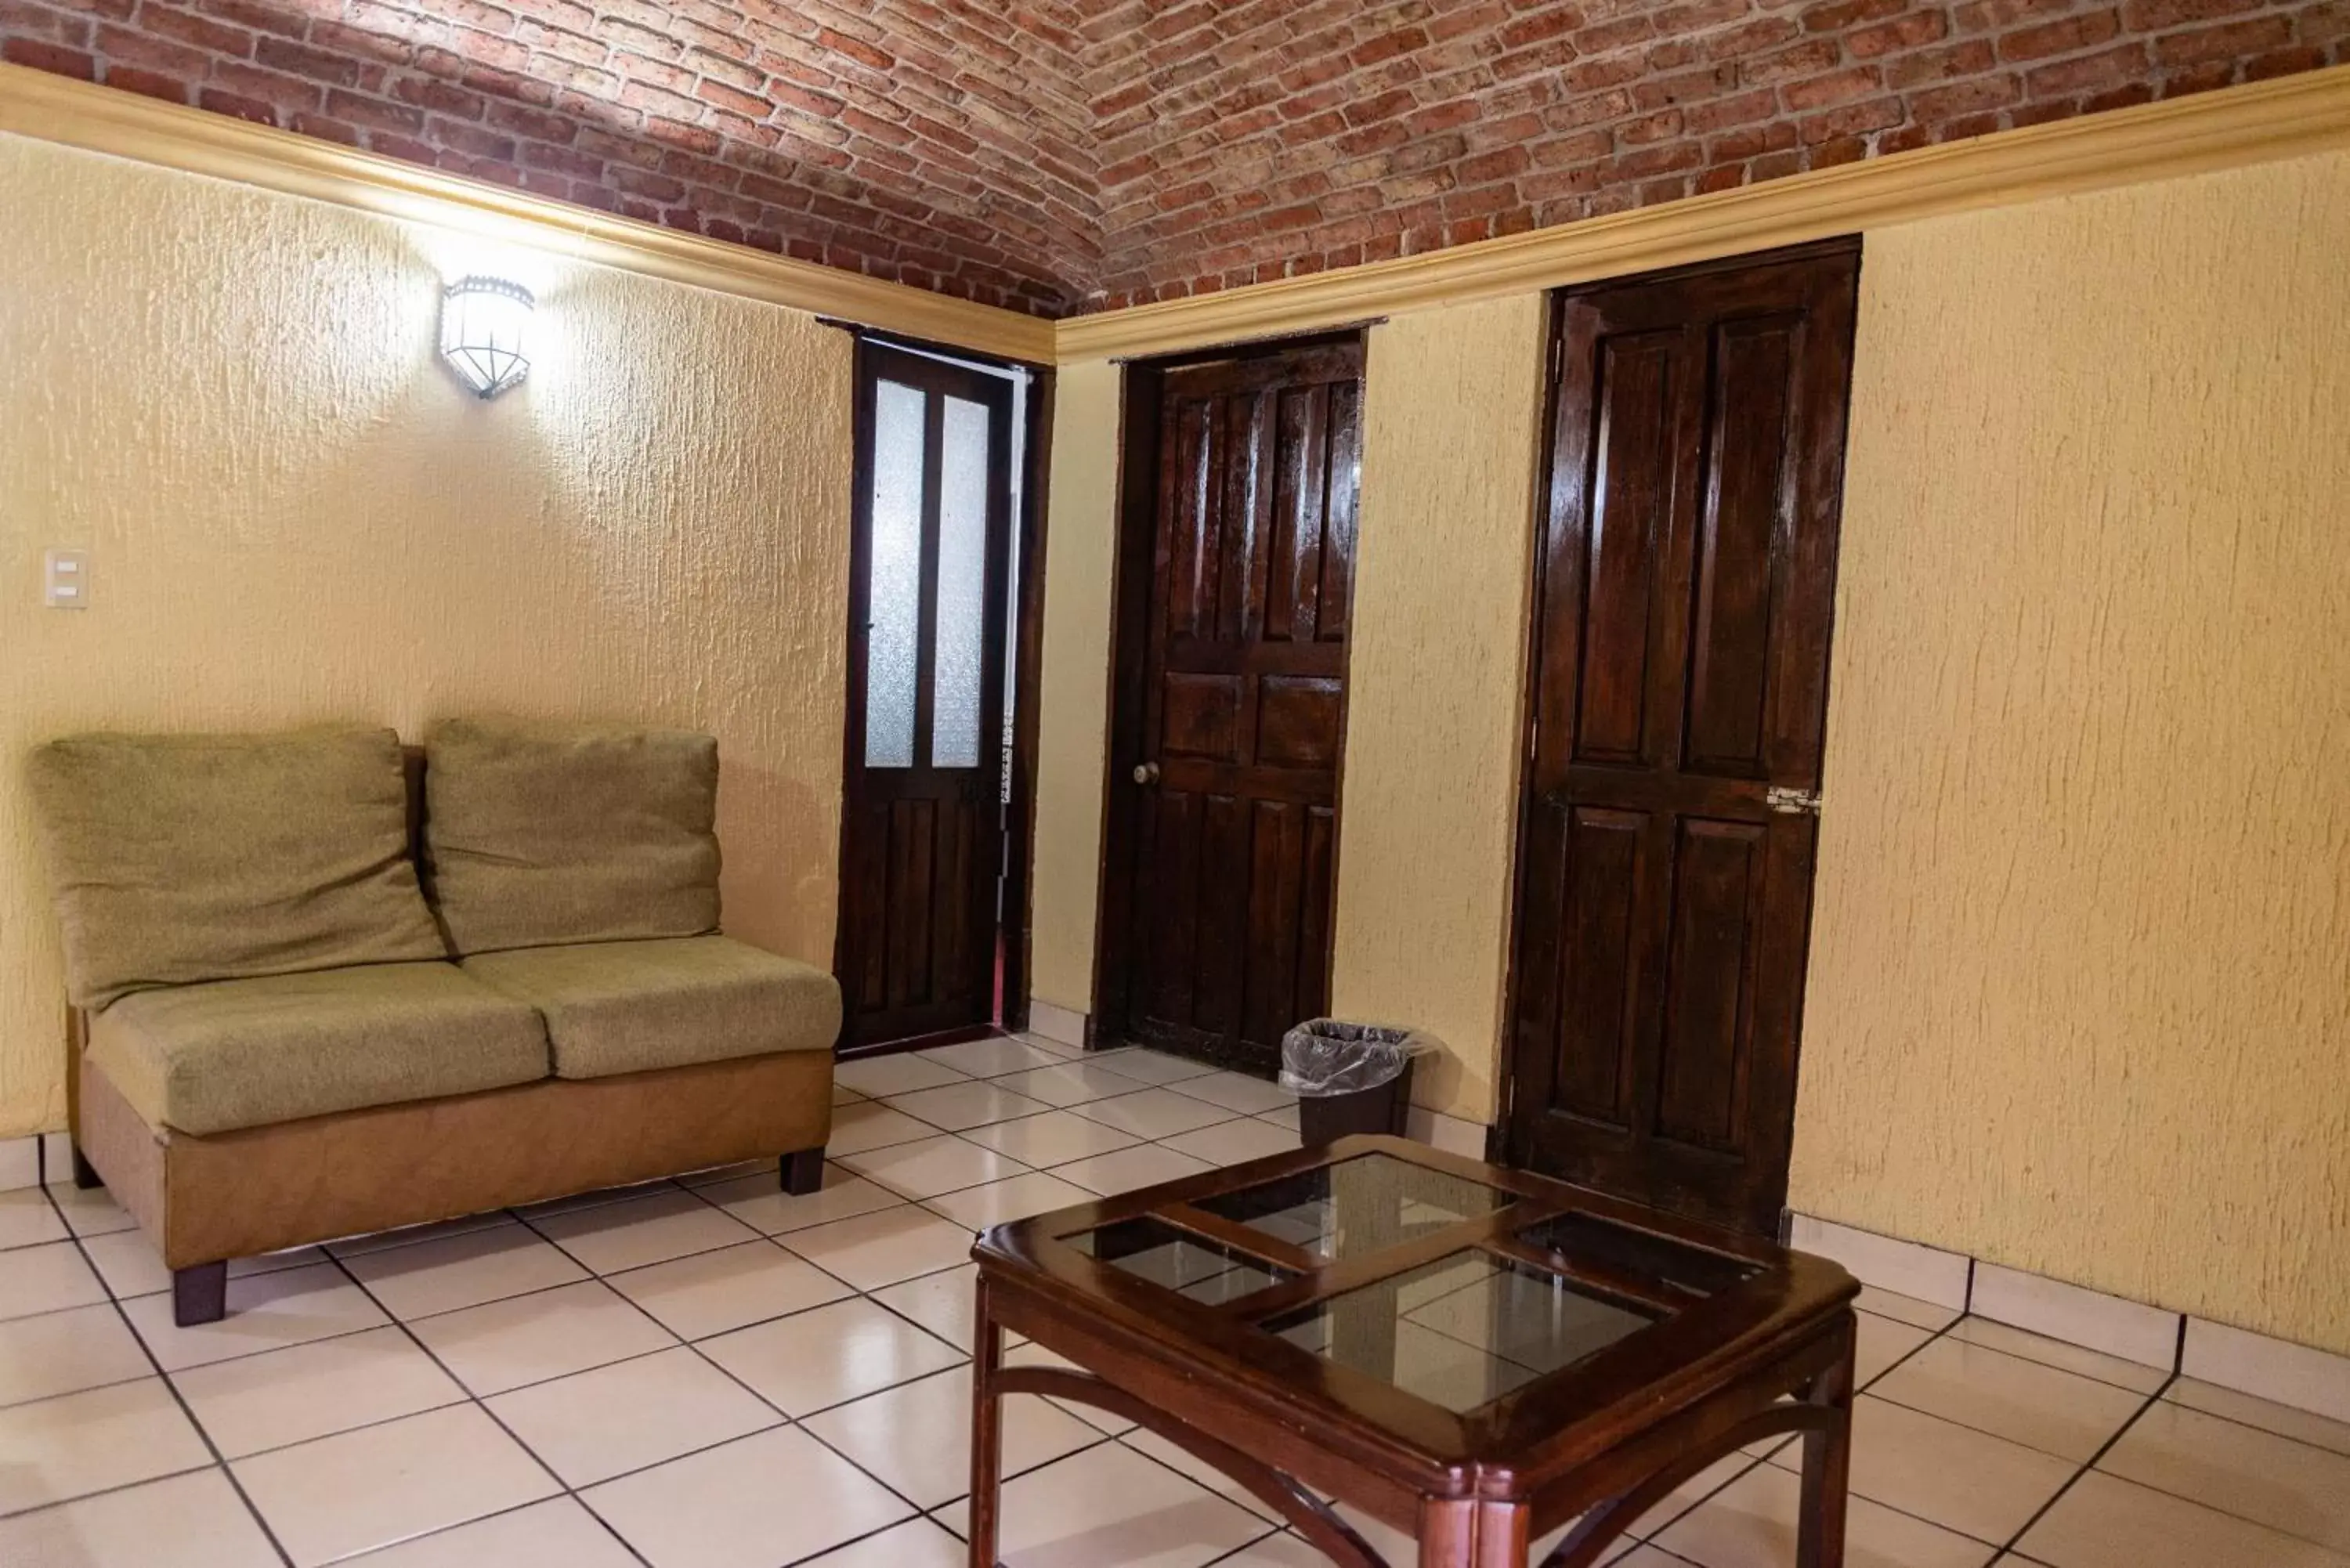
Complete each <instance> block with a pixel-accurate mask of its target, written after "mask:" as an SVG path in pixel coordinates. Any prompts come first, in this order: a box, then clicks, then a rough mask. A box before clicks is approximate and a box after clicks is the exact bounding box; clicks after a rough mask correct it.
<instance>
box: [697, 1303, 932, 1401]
mask: <svg viewBox="0 0 2350 1568" xmlns="http://www.w3.org/2000/svg"><path fill="white" fill-rule="evenodd" d="M699 1348H700V1349H701V1351H702V1354H703V1355H707V1356H709V1357H710V1359H711V1360H712V1361H714V1362H716V1363H717V1364H718V1365H719V1366H723V1367H724V1368H725V1369H726V1370H727V1371H728V1372H731V1373H733V1375H734V1376H736V1377H738V1378H740V1379H741V1380H742V1381H743V1383H744V1384H745V1385H747V1386H749V1387H750V1388H752V1389H753V1390H754V1391H755V1392H756V1393H757V1394H758V1395H759V1397H761V1398H763V1399H764V1400H766V1401H767V1402H768V1403H769V1404H771V1405H773V1406H775V1407H776V1408H777V1409H779V1410H782V1411H783V1412H784V1413H785V1414H786V1415H788V1416H792V1417H800V1416H806V1415H807V1414H809V1413H811V1412H813V1411H816V1410H821V1409H824V1408H826V1407H829V1406H833V1405H837V1404H840V1403H841V1402H842V1401H844V1400H848V1399H857V1398H861V1397H864V1396H866V1395H868V1394H877V1393H879V1392H880V1391H881V1390H882V1389H884V1388H888V1387H891V1386H895V1385H897V1384H899V1383H905V1382H910V1381H911V1380H912V1379H914V1378H917V1377H920V1376H926V1375H927V1374H930V1373H932V1372H941V1371H944V1370H945V1369H946V1368H948V1367H950V1366H954V1365H955V1364H956V1363H957V1362H959V1361H961V1360H962V1352H960V1351H958V1350H956V1349H955V1347H954V1346H952V1345H949V1344H947V1343H946V1342H945V1341H943V1340H941V1339H938V1338H935V1337H933V1336H932V1335H931V1334H925V1333H924V1332H923V1331H922V1330H920V1329H919V1328H916V1327H915V1326H914V1325H913V1324H910V1323H908V1322H907V1321H906V1320H905V1319H903V1318H901V1317H899V1316H898V1315H897V1314H895V1313H891V1312H888V1311H885V1310H883V1309H882V1308H880V1307H878V1306H876V1305H874V1304H873V1303H871V1302H868V1301H846V1302H839V1303H835V1304H834V1305H831V1306H826V1307H818V1308H816V1310H815V1311H814V1312H805V1313H802V1314H799V1315H798V1316H797V1317H792V1318H784V1319H781V1320H779V1321H777V1322H775V1323H763V1324H757V1325H756V1326H754V1327H752V1328H746V1329H741V1330H738V1331H737V1332H735V1333H733V1334H720V1335H718V1336H717V1337H716V1338H715V1339H706V1340H703V1341H702V1344H701V1345H700V1347H699Z"/></svg>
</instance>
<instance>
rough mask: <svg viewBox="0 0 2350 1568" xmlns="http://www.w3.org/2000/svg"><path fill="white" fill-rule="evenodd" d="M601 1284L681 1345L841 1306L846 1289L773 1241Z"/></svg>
mask: <svg viewBox="0 0 2350 1568" xmlns="http://www.w3.org/2000/svg"><path fill="white" fill-rule="evenodd" d="M604 1282H605V1283H606V1284H608V1285H610V1286H611V1287H612V1288H613V1289H614V1290H616V1291H618V1292H619V1293H621V1294H622V1295H624V1296H626V1297H628V1298H629V1300H630V1301H632V1302H634V1303H637V1305H639V1306H640V1307H642V1308H643V1309H644V1310H645V1311H646V1312H647V1313H648V1314H651V1316H652V1317H653V1319H654V1320H655V1321H656V1322H658V1323H660V1325H661V1326H662V1327H664V1328H666V1329H668V1330H669V1331H670V1332H671V1334H676V1335H678V1336H679V1337H680V1338H682V1339H704V1338H707V1337H708V1336H709V1335H711V1334H724V1333H726V1332H727V1331H728V1330H729V1329H736V1328H743V1327H745V1326H747V1325H749V1324H754V1323H764V1322H765V1321H766V1320H767V1319H769V1318H773V1317H784V1316H786V1315H788V1314H792V1313H795V1312H805V1311H806V1310H807V1309H808V1308H809V1307H812V1306H822V1305H823V1304H824V1303H827V1302H831V1301H838V1300H839V1299H840V1298H841V1297H843V1296H845V1295H847V1294H848V1293H849V1292H848V1287H847V1285H844V1284H842V1283H841V1282H839V1281H838V1280H836V1279H834V1278H833V1277H832V1276H831V1275H829V1274H827V1273H826V1272H824V1271H822V1270H821V1269H818V1268H816V1266H815V1265H814V1264H812V1263H809V1262H805V1261H803V1260H802V1259H799V1258H795V1257H794V1256H793V1255H792V1254H791V1253H789V1252H787V1251H784V1249H783V1248H781V1247H779V1246H777V1245H775V1243H774V1242H773V1241H751V1242H746V1243H745V1244H743V1246H740V1247H726V1248H723V1249H721V1250H720V1251H715V1252H697V1253H695V1254H694V1255H693V1256H691V1257H690V1258H677V1259H673V1260H671V1262H666V1263H655V1264H653V1265H652V1266H651V1267H650V1268H646V1269H632V1270H630V1271H629V1272H626V1273H620V1274H611V1275H608V1276H606V1278H605V1281H604Z"/></svg>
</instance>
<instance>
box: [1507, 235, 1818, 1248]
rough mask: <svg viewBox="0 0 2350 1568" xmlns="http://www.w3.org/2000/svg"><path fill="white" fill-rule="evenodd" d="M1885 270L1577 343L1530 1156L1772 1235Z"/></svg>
mask: <svg viewBox="0 0 2350 1568" xmlns="http://www.w3.org/2000/svg"><path fill="white" fill-rule="evenodd" d="M1857 275H1858V257H1857V249H1856V246H1854V245H1852V244H1849V243H1837V244H1827V245H1822V246H1814V247H1809V248H1807V249H1806V250H1804V251H1802V252H1796V253H1783V254H1780V255H1778V256H1773V257H1769V258H1756V259H1752V260H1751V261H1750V262H1747V263H1743V264H1719V265H1710V266H1707V267H1704V268H1699V269H1693V270H1691V271H1689V272H1684V273H1681V274H1677V275H1660V276H1659V277H1656V278H1653V279H1645V280H1632V281H1628V282H1624V283H1617V284H1609V285H1606V286H1594V287H1591V288H1587V289H1582V290H1577V291H1575V292H1573V293H1572V294H1570V295H1568V296H1565V297H1564V298H1563V301H1562V304H1561V307H1560V314H1559V320H1558V341H1559V355H1558V359H1557V366H1558V369H1557V378H1558V379H1557V381H1556V384H1555V388H1554V396H1555V421H1554V426H1553V431H1552V442H1551V458H1550V461H1551V483H1550V488H1549V498H1550V499H1549V516H1548V518H1547V519H1546V521H1545V524H1544V531H1543V535H1542V549H1541V554H1540V559H1539V562H1538V566H1537V571H1538V573H1539V580H1538V584H1537V593H1536V596H1535V601H1534V602H1535V605H1536V607H1537V609H1536V626H1535V633H1534V649H1533V651H1532V655H1531V666H1532V671H1533V681H1534V691H1533V692H1532V696H1531V701H1529V703H1528V712H1529V716H1530V722H1531V724H1532V735H1531V743H1530V747H1529V759H1530V761H1529V765H1528V768H1527V772H1526V778H1525V784H1524V797H1523V811H1522V815H1521V825H1522V831H1521V835H1520V847H1519V873H1518V912H1517V923H1516V935H1515V961H1514V963H1513V971H1512V973H1513V979H1512V1000H1511V1035H1510V1039H1511V1066H1510V1071H1511V1075H1512V1099H1511V1106H1510V1110H1509V1115H1508V1127H1507V1130H1506V1132H1505V1135H1504V1137H1505V1142H1506V1143H1507V1145H1508V1147H1509V1149H1510V1151H1511V1154H1512V1158H1515V1159H1518V1160H1520V1161H1523V1163H1526V1164H1529V1165H1532V1166H1534V1167H1535V1168H1541V1169H1545V1170H1549V1171H1552V1172H1554V1173H1556V1174H1560V1175H1564V1176H1566V1177H1568V1178H1570V1179H1575V1180H1581V1181H1587V1182H1591V1183H1594V1184H1596V1185H1599V1186H1602V1187H1606V1188H1608V1189H1612V1190H1616V1191H1618V1192H1621V1193H1624V1194H1626V1195H1627V1196H1631V1197H1634V1198H1636V1199H1640V1200H1642V1201H1646V1202H1651V1203H1660V1204H1664V1205H1667V1206H1669V1207H1675V1208H1679V1209H1682V1210H1687V1211H1689V1212H1691V1213H1695V1214H1698V1215H1700V1216H1702V1217H1705V1218H1708V1219H1712V1220H1719V1221H1721V1222H1725V1223H1730V1224H1735V1225H1742V1226H1745V1227H1747V1228H1750V1229H1753V1230H1757V1231H1767V1230H1769V1229H1771V1228H1772V1227H1773V1225H1775V1223H1776V1220H1777V1216H1778V1210H1779V1206H1780V1204H1781V1203H1782V1202H1783V1199H1784V1195H1785V1189H1786V1161H1787V1153H1788V1146H1789V1143H1790V1141H1791V1135H1792V1127H1793V1115H1794V1075H1795V1060H1796V1051H1795V1045H1796V1035H1797V1031H1798V1026H1799V1023H1800V1019H1801V1012H1802V992H1803V978H1804V960H1805V954H1806V950H1807V945H1808V941H1809V921H1810V908H1811V863H1812V851H1811V846H1812V844H1813V842H1814V828H1813V824H1812V821H1811V819H1810V818H1809V817H1808V816H1807V815H1801V813H1802V812H1803V811H1804V810H1805V809H1806V805H1805V801H1806V799H1807V797H1806V796H1805V795H1804V791H1807V790H1809V789H1810V788H1812V787H1813V786H1814V784H1816V782H1817V779H1818V765H1819V753H1820V741H1821V733H1822V730H1823V727H1824V724H1825V697H1826V658H1827V637H1828V617H1829V614H1830V611H1831V608H1832V606H1833V599H1834V567H1835V530H1836V515H1837V507H1838V502H1839V489H1838V487H1839V485H1840V483H1841V474H1842V458H1843V442H1844V424H1845V400H1846V390H1847V384H1848V380H1849V374H1850V366H1851V337H1852V320H1853V311H1854V304H1855V299H1856V292H1857V290H1856V282H1857ZM1791 810H1792V811H1794V812H1795V813H1796V814H1797V815H1788V813H1789V812H1790V811H1791Z"/></svg>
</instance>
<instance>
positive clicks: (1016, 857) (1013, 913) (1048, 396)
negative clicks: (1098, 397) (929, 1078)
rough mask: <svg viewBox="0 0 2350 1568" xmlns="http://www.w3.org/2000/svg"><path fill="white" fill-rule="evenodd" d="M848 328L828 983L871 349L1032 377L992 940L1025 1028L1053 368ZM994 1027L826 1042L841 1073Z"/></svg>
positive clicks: (847, 806)
mask: <svg viewBox="0 0 2350 1568" xmlns="http://www.w3.org/2000/svg"><path fill="white" fill-rule="evenodd" d="M833 325H839V326H844V327H846V328H847V332H848V334H849V337H850V340H851V344H852V356H853V357H852V366H853V368H852V370H851V372H850V374H851V391H850V408H851V423H850V438H849V440H850V454H851V456H850V464H849V472H850V479H849V485H850V490H849V513H848V582H847V593H846V594H845V595H844V596H843V602H844V605H845V608H846V612H847V613H846V615H845V616H844V618H843V620H842V624H841V637H842V647H843V648H845V649H847V650H848V658H847V660H846V662H845V667H844V669H843V671H842V677H843V681H844V701H843V704H842V709H843V717H842V726H841V774H840V780H841V811H840V830H839V834H838V836H837V846H836V850H835V860H836V867H837V868H836V871H835V877H834V880H835V908H834V911H833V939H832V971H833V974H834V975H835V977H836V978H837V977H838V975H839V973H840V968H841V964H842V961H844V960H845V959H846V958H847V953H848V950H849V940H848V919H849V902H848V895H847V879H848V875H849V864H850V862H849V841H850V834H851V831H852V826H853V824H854V822H855V820H856V814H855V806H856V802H855V800H854V798H853V795H852V785H853V784H854V781H855V780H856V779H857V778H858V776H859V774H860V773H861V771H862V766H863V760H864V754H865V677H864V672H863V671H862V670H859V669H858V668H856V654H857V652H858V648H859V641H858V639H859V637H860V634H861V624H860V623H861V622H862V621H863V620H864V619H865V618H867V614H868V610H867V604H866V594H867V587H866V582H865V570H866V566H867V556H868V552H869V549H870V546H871V530H872V517H871V508H872V489H873V452H872V447H871V443H870V442H869V441H868V440H867V439H866V437H867V435H868V432H869V431H871V429H872V423H873V403H874V383H875V380H876V378H875V377H873V376H872V375H870V374H868V370H867V363H868V353H867V349H868V346H870V347H872V348H894V349H900V350H907V351H911V352H913V353H917V354H927V355H936V356H939V357H941V358H948V359H954V360H962V361H964V362H967V363H974V364H983V365H993V366H1000V367H1003V369H1011V370H1024V371H1026V372H1027V373H1028V408H1027V425H1026V429H1025V430H1024V431H1023V432H1022V435H1023V449H1022V450H1021V451H1018V452H1011V453H1008V454H1007V463H1008V464H1011V465H1016V466H1017V468H1018V470H1019V472H1020V474H1021V491H1020V504H1019V505H1018V506H1017V507H1015V508H1014V512H1013V516H1012V520H1011V537H1010V540H1009V542H1008V554H1009V556H1011V558H1012V560H1013V561H1014V562H1015V563H1017V567H1018V577H1017V580H1016V590H1017V593H1018V596H1019V597H1018V601H1017V603H1016V605H1015V606H1014V622H1013V627H1012V631H1011V635H1010V638H1009V639H1008V640H1007V642H1006V644H1005V647H1004V649H1003V657H1004V663H1005V667H1006V669H1007V670H1008V671H1009V674H1010V678H1011V683H1012V704H1013V706H1012V742H1011V755H1010V760H1009V767H1010V772H1011V796H1012V798H1011V800H1010V801H1009V802H1008V803H1007V804H1006V805H1005V810H1004V825H1003V846H1004V860H1003V879H1002V882H1001V884H1000V886H999V888H998V898H999V912H998V916H997V920H996V925H995V932H996V939H997V940H998V941H999V943H1001V945H1002V952H1003V1002H1002V1007H1001V1012H1000V1014H999V1018H1000V1022H1001V1023H1002V1024H1003V1027H1004V1028H1006V1029H1021V1028H1025V1027H1026V1026H1027V1023H1028V992H1029V959H1030V954H1031V951H1032V949H1033V943H1032V940H1031V936H1030V928H1031V921H1032V916H1033V897H1034V890H1035V874H1034V873H1035V825H1036V746H1037V717H1038V714H1037V697H1038V692H1039V691H1040V690H1041V688H1042V685H1043V673H1044V641H1045V639H1044V632H1045V514H1046V510H1047V509H1046V505H1045V499H1046V498H1045V486H1046V481H1047V477H1048V475H1049V472H1050V469H1051V462H1050V453H1051V447H1052V429H1053V397H1054V383H1055V377H1054V371H1053V369H1052V367H1051V366H1049V365H1039V364H1031V363H1029V362H1027V361H1024V360H1017V359H1003V358H995V357H994V356H992V355H986V354H979V353H974V352H972V350H969V349H965V348H956V347H954V346H953V345H951V344H944V343H933V342H931V341H929V340H927V339H924V338H920V337H906V336H904V335H902V334H899V333H891V332H882V331H878V330H874V329H871V328H867V327H854V326H848V325H847V324H845V323H835V324H833ZM847 1033H848V1016H847V1008H846V1007H845V1006H844V1008H843V1009H842V1017H841V1026H840V1031H839V1033H837V1034H836V1035H835V1037H834V1040H833V1052H834V1054H835V1055H836V1056H837V1058H839V1059H840V1060H843V1061H848V1060H853V1059H855V1058H857V1057H859V1056H878V1055H890V1054H897V1053H899V1052H903V1051H913V1050H920V1049H923V1048H926V1047H929V1046H933V1045H941V1044H950V1043H951V1042H953V1041H956V1040H964V1039H972V1038H978V1037H983V1036H984V1035H986V1034H989V1033H993V1025H985V1026H983V1025H976V1024H975V1025H972V1026H971V1027H969V1028H965V1029H954V1030H948V1031H945V1032H943V1033H939V1034H935V1035H924V1036H919V1037H915V1038H912V1039H908V1040H895V1041H882V1042H867V1043H860V1044H844V1042H846V1041H847Z"/></svg>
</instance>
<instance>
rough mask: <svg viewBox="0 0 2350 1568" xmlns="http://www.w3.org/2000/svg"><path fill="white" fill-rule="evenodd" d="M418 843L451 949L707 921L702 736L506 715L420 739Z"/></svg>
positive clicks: (679, 927) (674, 932) (453, 724)
mask: <svg viewBox="0 0 2350 1568" xmlns="http://www.w3.org/2000/svg"><path fill="white" fill-rule="evenodd" d="M424 753H425V769H424V799H425V812H424V852H425V860H426V862H427V866H428V868H429V871H430V874H431V877H432V883H431V887H432V898H433V902H434V906H435V908H436V909H438V910H439V913H440V916H441V921H442V927H443V929H446V930H447V931H448V933H449V941H450V945H451V947H452V949H453V950H455V951H456V952H458V953H461V954H463V953H484V952H494V951H498V950H504V949H507V948H534V947H559V946H562V945H564V944H567V943H572V942H615V941H637V940H646V939H650V938H655V937H698V936H705V935H709V934H711V933H713V932H715V931H716V930H717V929H718V836H717V831H716V822H717V810H718V742H716V741H714V740H712V738H711V737H710V736H708V735H698V734H690V733H686V732H681V731H670V730H632V729H619V728H615V727H612V726H608V725H599V724H566V723H552V722H527V721H524V720H519V719H444V720H442V722H439V723H436V724H434V725H433V726H432V728H431V730H429V731H428V732H426V734H425V738H424Z"/></svg>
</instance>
